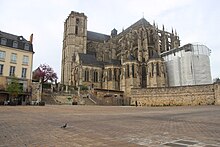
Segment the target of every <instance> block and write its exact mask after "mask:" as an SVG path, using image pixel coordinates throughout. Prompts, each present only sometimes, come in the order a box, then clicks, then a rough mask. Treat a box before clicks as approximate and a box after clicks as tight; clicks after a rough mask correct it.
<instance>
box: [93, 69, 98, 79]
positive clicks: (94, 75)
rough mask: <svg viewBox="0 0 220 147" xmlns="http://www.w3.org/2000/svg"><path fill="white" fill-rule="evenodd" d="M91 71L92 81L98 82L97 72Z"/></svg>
mask: <svg viewBox="0 0 220 147" xmlns="http://www.w3.org/2000/svg"><path fill="white" fill-rule="evenodd" d="M93 73H94V74H93V82H98V72H97V71H94V72H93Z"/></svg>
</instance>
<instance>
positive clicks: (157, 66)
mask: <svg viewBox="0 0 220 147" xmlns="http://www.w3.org/2000/svg"><path fill="white" fill-rule="evenodd" d="M156 68H157V76H160V70H159V63H157V65H156Z"/></svg>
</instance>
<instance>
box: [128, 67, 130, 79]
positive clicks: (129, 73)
mask: <svg viewBox="0 0 220 147" xmlns="http://www.w3.org/2000/svg"><path fill="white" fill-rule="evenodd" d="M129 77H130V69H129V65H127V78H129Z"/></svg>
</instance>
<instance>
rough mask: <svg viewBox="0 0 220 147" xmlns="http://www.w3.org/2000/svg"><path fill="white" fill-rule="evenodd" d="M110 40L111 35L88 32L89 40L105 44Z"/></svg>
mask: <svg viewBox="0 0 220 147" xmlns="http://www.w3.org/2000/svg"><path fill="white" fill-rule="evenodd" d="M109 39H110V36H109V35H106V34H101V33H97V32H92V31H87V40H91V41H97V42H104V41H107V40H109Z"/></svg>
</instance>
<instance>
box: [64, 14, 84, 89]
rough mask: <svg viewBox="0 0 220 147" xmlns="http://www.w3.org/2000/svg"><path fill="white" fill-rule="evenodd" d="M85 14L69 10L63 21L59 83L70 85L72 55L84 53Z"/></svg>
mask: <svg viewBox="0 0 220 147" xmlns="http://www.w3.org/2000/svg"><path fill="white" fill-rule="evenodd" d="M86 43H87V16H86V15H84V13H78V12H74V11H71V13H70V15H69V16H68V17H67V19H66V21H65V22H64V34H63V50H62V63H61V64H62V65H61V83H62V84H63V85H72V76H71V73H72V71H71V70H72V66H73V57H74V54H77V53H86Z"/></svg>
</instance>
